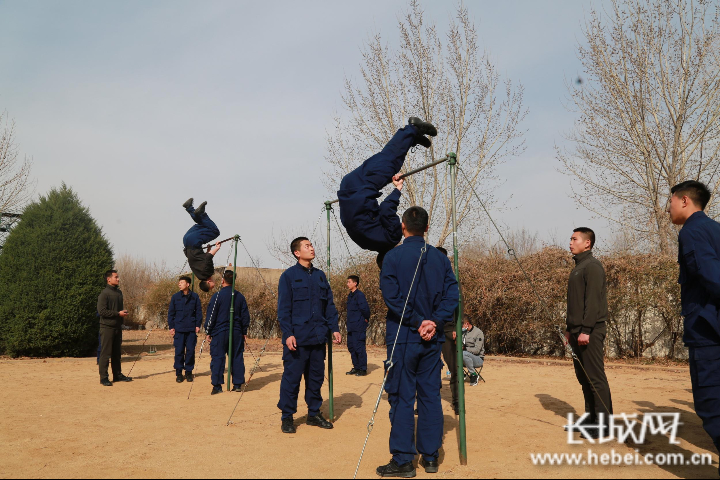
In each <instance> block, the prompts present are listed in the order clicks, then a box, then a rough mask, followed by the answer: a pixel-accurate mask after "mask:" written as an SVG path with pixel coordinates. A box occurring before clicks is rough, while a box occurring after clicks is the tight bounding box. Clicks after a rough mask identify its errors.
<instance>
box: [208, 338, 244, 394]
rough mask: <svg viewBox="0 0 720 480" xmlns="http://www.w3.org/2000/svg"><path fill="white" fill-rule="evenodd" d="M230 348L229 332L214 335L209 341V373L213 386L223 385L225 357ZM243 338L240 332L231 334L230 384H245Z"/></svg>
mask: <svg viewBox="0 0 720 480" xmlns="http://www.w3.org/2000/svg"><path fill="white" fill-rule="evenodd" d="M229 346H230V330H227V331H224V332H220V333H216V334H214V335H213V337H212V340H211V341H210V356H211V357H212V359H211V360H210V372H211V377H210V378H211V381H212V384H213V386H215V387H222V386H223V384H224V383H225V356H226V355H227V354H228V347H229ZM244 351H245V338H244V337H243V335H242V332H239V331H236V332H233V352H232V355H231V361H232V383H233V385H242V384H244V383H245V359H244V358H243V352H244Z"/></svg>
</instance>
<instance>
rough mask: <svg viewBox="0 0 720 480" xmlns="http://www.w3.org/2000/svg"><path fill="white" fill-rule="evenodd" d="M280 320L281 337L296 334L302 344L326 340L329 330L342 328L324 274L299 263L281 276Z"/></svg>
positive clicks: (284, 337) (294, 335) (298, 342)
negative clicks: (339, 325)
mask: <svg viewBox="0 0 720 480" xmlns="http://www.w3.org/2000/svg"><path fill="white" fill-rule="evenodd" d="M278 321H279V322H280V330H282V335H283V337H282V341H283V343H285V341H286V340H287V339H288V337H295V340H296V342H297V344H298V345H300V346H311V345H320V344H324V343H326V342H327V337H328V333H329V332H333V333H335V332H339V331H340V329H339V328H338V312H337V309H336V308H335V302H334V301H333V294H332V290H331V289H330V284H329V283H328V281H327V278H326V277H325V274H324V273H323V272H322V271H321V270H318V269H317V268H315V267H310V268H309V269H307V268H305V267H303V266H302V265H300V263H297V264H296V265H295V266H293V267H290V268H288V269H287V270H285V272H283V274H282V275H281V276H280V282H279V285H278Z"/></svg>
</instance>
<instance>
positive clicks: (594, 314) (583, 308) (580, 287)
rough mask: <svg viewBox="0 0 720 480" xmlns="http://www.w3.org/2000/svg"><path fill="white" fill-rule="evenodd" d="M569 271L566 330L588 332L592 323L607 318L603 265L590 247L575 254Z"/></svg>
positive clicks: (593, 326)
mask: <svg viewBox="0 0 720 480" xmlns="http://www.w3.org/2000/svg"><path fill="white" fill-rule="evenodd" d="M574 259H575V269H574V270H573V271H572V273H571V274H570V279H569V281H568V296H567V330H568V331H569V332H570V333H585V334H588V335H589V334H590V333H591V332H592V331H593V329H594V328H595V326H596V325H597V324H599V323H604V322H606V321H607V317H608V304H607V282H606V280H605V268H603V266H602V263H600V261H599V260H598V259H596V258H595V257H593V254H592V251H588V252H583V253H581V254H580V255H576V256H575V257H574Z"/></svg>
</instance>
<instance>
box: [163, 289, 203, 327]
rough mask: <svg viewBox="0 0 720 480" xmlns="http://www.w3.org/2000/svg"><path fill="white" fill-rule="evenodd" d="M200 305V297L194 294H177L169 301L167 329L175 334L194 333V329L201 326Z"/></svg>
mask: <svg viewBox="0 0 720 480" xmlns="http://www.w3.org/2000/svg"><path fill="white" fill-rule="evenodd" d="M202 319H203V316H202V304H201V303H200V297H199V296H198V294H197V293H195V292H188V294H187V295H183V292H182V291H180V292H177V293H176V294H175V295H173V296H172V298H171V299H170V307H169V308H168V327H170V330H172V329H175V331H177V332H181V333H186V332H194V331H195V328H200V327H201V326H202Z"/></svg>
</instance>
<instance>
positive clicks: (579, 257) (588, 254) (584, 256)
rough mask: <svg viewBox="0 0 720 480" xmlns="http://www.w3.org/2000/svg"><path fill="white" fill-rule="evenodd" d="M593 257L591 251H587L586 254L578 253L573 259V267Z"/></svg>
mask: <svg viewBox="0 0 720 480" xmlns="http://www.w3.org/2000/svg"><path fill="white" fill-rule="evenodd" d="M592 256H593V253H592V250H588V251H587V252H583V253H579V254H577V255H575V256H574V257H573V260H575V265H577V264H578V263H580V262H582V261H583V260H585V259H587V258H590V257H592Z"/></svg>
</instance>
